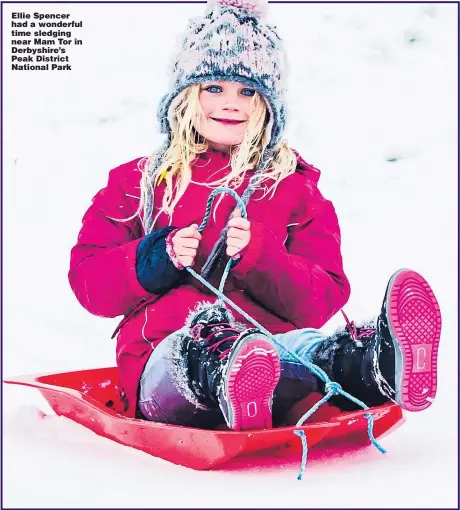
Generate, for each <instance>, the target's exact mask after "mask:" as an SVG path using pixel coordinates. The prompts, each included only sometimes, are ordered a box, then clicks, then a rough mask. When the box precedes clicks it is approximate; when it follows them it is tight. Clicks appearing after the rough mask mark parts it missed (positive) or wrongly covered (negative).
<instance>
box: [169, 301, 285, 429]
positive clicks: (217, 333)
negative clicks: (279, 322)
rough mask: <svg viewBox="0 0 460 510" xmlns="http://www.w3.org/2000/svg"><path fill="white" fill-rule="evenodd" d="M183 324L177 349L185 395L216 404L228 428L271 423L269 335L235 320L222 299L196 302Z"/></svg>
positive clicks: (273, 356)
mask: <svg viewBox="0 0 460 510" xmlns="http://www.w3.org/2000/svg"><path fill="white" fill-rule="evenodd" d="M187 326H188V331H189V333H187V332H186V334H185V335H184V336H183V337H182V342H181V346H180V352H179V357H180V358H182V360H184V361H185V367H184V368H185V371H184V372H183V376H185V377H183V378H184V379H185V381H186V383H187V384H188V390H189V391H188V395H187V393H185V396H186V397H187V398H188V396H190V394H192V398H193V399H194V403H196V404H197V405H198V406H200V407H201V406H202V407H204V408H207V409H212V408H217V407H220V409H221V411H222V413H223V416H224V418H225V421H226V422H227V425H228V427H229V428H231V429H233V430H240V429H253V428H270V427H271V425H272V417H271V406H272V398H273V391H274V389H275V387H276V384H277V383H278V380H279V376H280V360H279V356H278V354H277V352H276V349H275V347H274V344H273V343H272V341H271V340H270V339H269V338H268V337H267V336H266V335H264V334H263V333H261V332H260V331H259V330H258V329H255V328H251V329H246V328H245V327H244V326H243V325H241V324H239V323H237V322H236V321H235V320H234V319H233V317H232V314H231V313H230V312H229V311H228V310H227V309H226V308H225V307H224V306H222V305H207V304H205V306H203V305H200V306H199V307H198V310H197V311H195V312H192V314H191V315H190V316H189V319H188V321H187ZM183 382H184V381H183ZM195 399H196V400H195Z"/></svg>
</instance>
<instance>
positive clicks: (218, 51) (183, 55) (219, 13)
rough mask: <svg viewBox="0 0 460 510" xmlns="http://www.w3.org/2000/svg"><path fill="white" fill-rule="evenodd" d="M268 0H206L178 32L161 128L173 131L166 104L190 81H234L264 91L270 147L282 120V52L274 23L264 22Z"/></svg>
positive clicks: (162, 105)
mask: <svg viewBox="0 0 460 510" xmlns="http://www.w3.org/2000/svg"><path fill="white" fill-rule="evenodd" d="M267 4H268V2H267V1H266V0H210V1H209V2H208V4H207V9H206V12H205V15H204V17H202V18H196V19H192V20H190V22H189V25H188V27H187V29H186V31H185V33H184V34H183V35H182V36H181V38H182V40H181V43H180V49H179V52H178V55H177V56H176V58H175V62H174V65H173V68H172V73H171V81H172V83H171V86H170V92H169V93H168V94H166V95H165V96H164V97H163V99H162V100H161V103H160V107H159V110H158V120H159V121H160V125H161V132H162V133H167V134H168V135H169V136H168V137H170V136H171V117H170V115H171V112H170V111H169V109H170V106H171V103H172V101H173V100H174V98H175V97H176V96H177V95H178V94H179V93H180V92H181V91H182V90H184V89H185V88H187V87H188V86H190V85H192V84H195V83H201V82H204V81H219V80H222V81H224V80H227V81H236V82H240V83H242V84H244V85H246V86H248V87H251V88H253V89H255V90H256V91H257V92H259V93H260V94H262V96H263V98H264V99H265V102H266V103H267V107H268V111H269V114H270V118H269V122H268V125H267V127H266V129H267V130H268V132H269V134H270V142H269V144H268V147H267V148H268V149H271V148H273V147H275V146H276V145H277V143H278V142H279V141H280V139H281V136H282V133H283V130H284V126H285V123H286V113H285V106H284V92H285V90H284V85H283V78H284V72H283V71H284V68H285V65H286V64H285V57H284V54H283V51H282V44H281V40H280V38H279V36H278V34H277V32H276V27H274V26H271V25H268V24H266V23H264V21H263V18H264V11H265V7H266V5H267Z"/></svg>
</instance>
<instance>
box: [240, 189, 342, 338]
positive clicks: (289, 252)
mask: <svg viewBox="0 0 460 510" xmlns="http://www.w3.org/2000/svg"><path fill="white" fill-rule="evenodd" d="M317 193H318V194H319V191H318V192H317ZM320 197H321V199H320V200H317V201H316V203H315V204H314V205H312V206H310V207H309V208H308V209H309V210H308V212H306V213H305V214H303V217H299V218H298V223H297V224H295V225H293V226H292V227H290V228H289V229H288V238H287V240H286V242H285V243H283V241H284V240H283V241H282V240H280V239H279V238H278V237H276V236H275V235H274V233H273V232H272V231H271V230H270V228H269V227H268V226H266V225H264V224H261V223H258V222H254V221H251V241H250V243H249V245H248V248H247V251H246V252H245V254H244V256H243V257H242V258H241V259H240V262H239V263H238V265H237V266H236V267H234V268H232V270H231V274H232V275H233V277H234V278H236V279H237V281H238V286H240V287H241V288H243V289H244V290H246V291H247V292H248V293H250V294H251V295H252V296H253V297H254V298H255V299H256V300H257V301H259V302H260V303H262V304H263V305H264V306H265V307H266V308H267V309H269V310H271V311H272V312H274V313H276V314H277V315H279V316H280V317H282V318H283V319H285V320H287V321H289V322H291V323H292V324H293V325H294V326H295V327H296V328H306V327H314V328H320V327H322V326H323V325H324V324H325V323H326V322H327V321H328V320H329V319H330V318H331V317H332V316H333V315H335V314H336V313H337V312H338V311H339V310H340V309H341V308H342V307H343V306H344V305H345V303H346V302H347V301H348V298H349V296H350V285H349V282H348V279H347V277H346V276H345V273H344V271H343V267H342V255H341V250H340V243H341V236H340V228H339V224H338V220H337V215H336V213H335V209H334V207H333V205H332V203H331V202H330V201H327V200H325V199H324V198H322V196H321V195H320Z"/></svg>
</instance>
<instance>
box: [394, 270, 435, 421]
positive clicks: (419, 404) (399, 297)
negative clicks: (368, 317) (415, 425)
mask: <svg viewBox="0 0 460 510" xmlns="http://www.w3.org/2000/svg"><path fill="white" fill-rule="evenodd" d="M388 304H389V314H388V315H389V322H390V326H391V329H392V330H393V334H394V335H395V337H396V338H397V340H398V344H399V346H400V348H401V350H402V353H401V354H402V357H403V362H402V367H401V374H400V383H399V388H398V383H397V399H398V400H399V401H400V402H399V403H400V404H401V405H402V407H403V408H404V409H407V410H409V411H422V410H423V409H426V408H427V407H429V406H430V405H431V403H432V401H433V399H434V397H435V395H436V388H437V360H438V346H439V340H440V335H441V312H440V309H439V305H438V302H437V300H436V297H435V295H434V293H433V291H432V290H431V288H430V286H429V285H428V283H427V282H426V281H425V280H424V278H423V277H422V276H420V275H419V274H418V273H416V272H414V271H408V270H403V271H401V272H399V273H397V274H396V275H395V279H394V281H393V288H392V290H391V293H390V296H389V303H388Z"/></svg>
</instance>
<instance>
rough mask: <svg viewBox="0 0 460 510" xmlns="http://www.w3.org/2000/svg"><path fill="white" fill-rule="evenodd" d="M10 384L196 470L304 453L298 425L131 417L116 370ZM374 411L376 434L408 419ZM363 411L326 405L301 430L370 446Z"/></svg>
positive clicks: (321, 438)
mask: <svg viewBox="0 0 460 510" xmlns="http://www.w3.org/2000/svg"><path fill="white" fill-rule="evenodd" d="M5 382H6V383H9V384H19V385H24V386H31V387H32V388H38V389H39V390H40V392H41V393H42V395H43V396H44V397H45V398H46V400H47V401H48V403H49V404H50V406H51V407H52V408H53V410H54V412H55V413H56V414H58V415H62V416H65V417H67V418H70V419H71V420H74V421H76V422H77V423H80V424H81V425H83V426H85V427H87V428H89V429H91V430H92V431H94V432H96V434H99V435H101V436H104V437H107V438H110V439H112V440H114V441H117V442H118V443H121V444H123V445H126V446H131V447H132V448H137V449H139V450H143V451H144V452H147V453H149V454H150V455H153V456H155V457H160V458H162V459H165V460H168V461H170V462H174V463H175V464H180V465H182V466H187V467H190V468H192V469H198V470H203V469H211V468H213V467H215V466H218V465H221V464H223V463H225V462H227V461H229V460H230V459H234V458H235V457H239V456H243V455H244V456H247V455H251V454H255V453H258V452H262V451H264V452H266V453H267V454H270V451H272V452H276V451H279V450H281V449H286V448H291V449H293V451H298V452H301V441H300V439H299V437H297V436H295V435H294V433H293V431H294V430H296V429H298V428H299V427H294V426H287V427H280V428H273V429H270V430H251V431H243V432H234V431H228V430H203V429H196V428H191V427H180V426H176V425H164V424H161V423H153V422H148V421H145V420H140V419H133V418H127V417H126V416H124V415H123V408H122V403H121V402H120V399H119V386H118V374H117V369H116V368H100V369H94V370H81V371H78V372H66V373H60V374H47V375H39V376H24V377H17V378H13V379H9V380H6V381H5ZM308 408H309V406H308V407H306V408H305V409H303V410H302V411H306V410H307V409H308ZM370 412H371V413H372V415H373V418H374V436H375V438H378V437H379V436H381V435H382V434H383V433H385V432H389V431H393V430H394V429H396V428H397V426H399V425H400V424H401V423H402V422H403V414H402V410H401V408H400V407H399V406H398V405H396V404H388V405H384V406H381V407H376V408H373V409H372V410H371V411H370ZM364 414H365V411H358V412H351V413H350V412H349V413H341V412H340V411H339V410H338V409H337V408H334V407H331V406H328V405H327V404H325V405H324V406H322V407H321V408H320V409H319V410H318V411H317V412H316V413H315V415H313V416H312V418H311V419H310V421H309V423H308V424H306V425H304V426H302V427H301V429H302V430H303V431H304V432H305V435H306V436H307V441H308V446H309V448H310V447H312V446H313V445H315V444H319V443H324V442H325V441H327V442H329V441H333V442H336V441H340V442H343V441H347V442H353V443H359V444H369V443H370V442H369V438H368V435H367V419H366V418H365V417H364ZM313 420H314V421H313ZM318 420H325V421H318Z"/></svg>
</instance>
